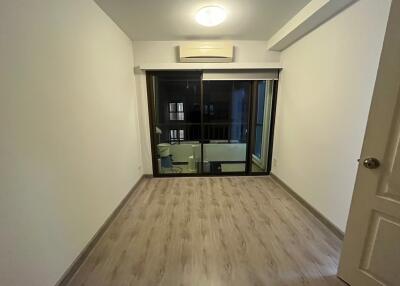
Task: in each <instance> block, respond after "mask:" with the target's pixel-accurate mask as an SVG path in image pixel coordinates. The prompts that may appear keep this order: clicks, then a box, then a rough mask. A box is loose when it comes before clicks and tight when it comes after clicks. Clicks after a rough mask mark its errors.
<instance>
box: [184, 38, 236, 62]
mask: <svg viewBox="0 0 400 286" xmlns="http://www.w3.org/2000/svg"><path fill="white" fill-rule="evenodd" d="M179 61H180V62H182V63H228V62H232V61H233V44H232V43H229V42H189V43H185V44H182V45H180V46H179Z"/></svg>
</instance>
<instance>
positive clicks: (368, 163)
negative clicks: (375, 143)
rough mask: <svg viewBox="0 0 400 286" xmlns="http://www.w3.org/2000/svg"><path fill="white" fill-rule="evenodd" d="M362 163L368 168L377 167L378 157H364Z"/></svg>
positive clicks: (378, 163)
mask: <svg viewBox="0 0 400 286" xmlns="http://www.w3.org/2000/svg"><path fill="white" fill-rule="evenodd" d="M363 165H364V167H365V168H368V169H377V168H379V166H380V165H381V163H380V162H379V160H378V159H376V158H366V159H364V161H363Z"/></svg>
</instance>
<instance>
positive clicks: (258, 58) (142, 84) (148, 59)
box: [133, 41, 280, 174]
mask: <svg viewBox="0 0 400 286" xmlns="http://www.w3.org/2000/svg"><path fill="white" fill-rule="evenodd" d="M232 42H233V45H234V46H235V59H234V61H235V62H240V63H260V62H279V59H280V53H279V52H272V51H268V50H267V42H266V41H232ZM180 43H182V41H134V42H133V51H134V56H135V65H136V66H139V65H140V64H143V63H176V62H177V55H178V54H177V48H176V47H177V46H179V44H180ZM136 88H137V95H138V104H139V106H140V120H139V122H140V132H141V140H142V142H141V146H142V156H143V170H144V173H146V174H151V173H152V168H151V149H150V148H151V147H150V133H149V115H148V106H147V90H146V76H145V73H144V72H140V71H138V70H136Z"/></svg>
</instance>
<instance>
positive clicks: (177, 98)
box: [154, 72, 201, 174]
mask: <svg viewBox="0 0 400 286" xmlns="http://www.w3.org/2000/svg"><path fill="white" fill-rule="evenodd" d="M154 91H155V92H154V93H155V94H154V96H155V98H154V103H155V110H154V113H155V132H156V136H155V141H156V148H157V161H158V171H159V173H160V174H192V173H198V172H200V161H201V155H200V154H201V153H200V152H201V148H200V140H201V128H200V123H201V114H200V111H201V110H200V103H201V100H200V74H199V73H190V72H184V73H168V74H160V75H157V76H155V78H154Z"/></svg>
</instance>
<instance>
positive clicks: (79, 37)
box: [0, 0, 142, 286]
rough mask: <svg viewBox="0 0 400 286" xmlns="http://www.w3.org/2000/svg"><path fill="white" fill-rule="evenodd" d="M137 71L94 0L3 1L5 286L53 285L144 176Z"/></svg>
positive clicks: (0, 276) (1, 255) (0, 207)
mask: <svg viewBox="0 0 400 286" xmlns="http://www.w3.org/2000/svg"><path fill="white" fill-rule="evenodd" d="M132 67H133V57H132V43H131V41H130V39H129V38H128V37H126V36H125V34H123V33H122V32H121V31H120V29H119V28H118V27H117V26H116V25H115V24H114V23H113V22H112V21H111V20H110V19H109V18H108V17H107V16H106V15H105V14H104V13H103V12H102V10H100V9H99V8H98V7H97V5H96V4H95V3H94V1H92V0H69V1H55V0H19V1H16V0H2V1H1V3H0V130H1V133H0V134H1V135H0V136H1V140H0V158H1V159H0V228H1V234H0V284H1V285H7V286H14V285H18V286H20V285H29V286H47V285H54V284H55V283H56V281H57V280H58V279H59V278H60V277H61V275H62V274H63V273H64V271H65V270H66V269H67V268H68V267H69V266H70V264H71V263H72V261H73V260H74V259H75V258H76V257H77V255H78V254H79V253H80V251H81V250H82V249H83V248H84V247H85V245H86V243H87V242H88V241H89V240H90V239H91V238H92V236H93V235H94V234H95V232H96V231H97V230H98V229H99V228H100V226H101V225H102V224H103V223H104V221H105V220H106V218H107V217H108V216H109V215H110V214H111V213H112V211H113V210H114V209H115V207H116V206H117V205H118V203H119V202H120V201H121V200H122V199H123V198H124V196H125V195H126V194H127V193H128V191H129V190H130V189H131V188H132V186H133V185H134V184H135V183H136V182H137V180H138V179H139V177H140V176H141V174H142V171H141V170H139V169H138V167H140V166H141V156H140V146H139V144H140V141H139V137H138V135H139V134H138V124H137V120H138V118H137V117H138V114H137V103H136V97H135V86H134V74H133V70H132Z"/></svg>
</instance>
